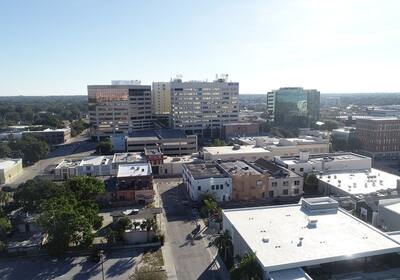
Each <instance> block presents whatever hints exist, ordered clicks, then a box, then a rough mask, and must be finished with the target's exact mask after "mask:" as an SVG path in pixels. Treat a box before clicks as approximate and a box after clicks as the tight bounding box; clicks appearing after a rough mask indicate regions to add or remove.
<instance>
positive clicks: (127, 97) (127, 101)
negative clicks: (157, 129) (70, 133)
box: [88, 83, 153, 138]
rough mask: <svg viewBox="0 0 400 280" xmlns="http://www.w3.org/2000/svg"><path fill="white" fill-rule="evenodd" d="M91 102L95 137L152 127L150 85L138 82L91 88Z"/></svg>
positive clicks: (92, 86) (90, 111)
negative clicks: (138, 83)
mask: <svg viewBox="0 0 400 280" xmlns="http://www.w3.org/2000/svg"><path fill="white" fill-rule="evenodd" d="M88 103H89V117H90V134H91V136H92V137H96V138H102V137H107V136H111V135H116V134H126V133H128V132H129V131H131V130H133V131H135V130H145V129H149V128H152V127H153V122H152V108H151V87H150V86H147V85H146V86H145V85H137V84H136V83H132V84H129V83H119V84H115V83H114V84H112V85H89V86H88Z"/></svg>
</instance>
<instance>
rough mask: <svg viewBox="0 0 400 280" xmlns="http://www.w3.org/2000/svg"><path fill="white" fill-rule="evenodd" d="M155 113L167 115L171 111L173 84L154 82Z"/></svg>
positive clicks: (153, 101)
mask: <svg viewBox="0 0 400 280" xmlns="http://www.w3.org/2000/svg"><path fill="white" fill-rule="evenodd" d="M152 103H153V113H154V114H156V115H167V114H170V113H171V84H170V83H169V82H154V83H153V88H152Z"/></svg>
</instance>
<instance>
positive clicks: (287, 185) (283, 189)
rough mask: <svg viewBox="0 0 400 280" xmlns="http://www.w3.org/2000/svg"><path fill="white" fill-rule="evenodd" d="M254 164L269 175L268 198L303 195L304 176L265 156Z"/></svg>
mask: <svg viewBox="0 0 400 280" xmlns="http://www.w3.org/2000/svg"><path fill="white" fill-rule="evenodd" d="M253 166H254V167H255V168H257V169H258V170H259V171H260V172H262V173H263V174H265V175H266V176H267V177H268V185H267V188H266V189H267V190H268V195H266V197H267V198H282V199H285V198H290V197H300V196H301V195H303V177H302V176H300V175H298V174H296V173H294V172H292V171H290V170H288V169H286V168H283V167H282V166H279V165H278V164H276V163H275V162H272V161H269V160H265V159H263V158H260V159H258V160H256V161H255V162H254V163H253Z"/></svg>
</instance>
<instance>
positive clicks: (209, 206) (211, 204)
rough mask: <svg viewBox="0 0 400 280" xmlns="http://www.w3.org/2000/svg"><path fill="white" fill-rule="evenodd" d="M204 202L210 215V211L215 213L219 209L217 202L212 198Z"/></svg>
mask: <svg viewBox="0 0 400 280" xmlns="http://www.w3.org/2000/svg"><path fill="white" fill-rule="evenodd" d="M203 203H204V208H205V209H206V211H207V215H208V217H210V213H215V211H216V210H217V209H218V205H217V203H216V202H215V201H214V200H212V199H205V200H204V201H203Z"/></svg>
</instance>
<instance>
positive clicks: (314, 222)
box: [307, 219, 318, 228]
mask: <svg viewBox="0 0 400 280" xmlns="http://www.w3.org/2000/svg"><path fill="white" fill-rule="evenodd" d="M317 222H318V220H317V219H308V224H307V227H308V228H316V227H317Z"/></svg>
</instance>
